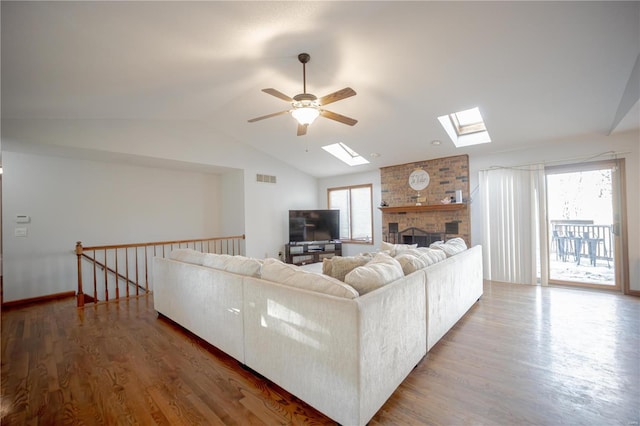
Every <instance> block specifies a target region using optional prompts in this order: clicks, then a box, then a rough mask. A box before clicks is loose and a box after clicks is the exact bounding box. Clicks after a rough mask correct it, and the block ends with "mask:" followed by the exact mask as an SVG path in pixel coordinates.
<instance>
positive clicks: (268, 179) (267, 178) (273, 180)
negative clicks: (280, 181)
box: [256, 173, 276, 183]
mask: <svg viewBox="0 0 640 426" xmlns="http://www.w3.org/2000/svg"><path fill="white" fill-rule="evenodd" d="M256 181H258V182H264V183H276V177H275V176H271V175H261V174H259V173H258V174H257V175H256Z"/></svg>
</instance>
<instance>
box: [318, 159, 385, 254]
mask: <svg viewBox="0 0 640 426" xmlns="http://www.w3.org/2000/svg"><path fill="white" fill-rule="evenodd" d="M364 184H373V190H372V191H373V194H372V195H373V244H343V245H342V255H343V256H354V255H356V254H358V253H362V252H373V251H377V250H378V249H379V248H380V241H382V212H381V211H380V209H379V208H378V207H379V206H380V202H381V185H380V171H378V170H376V171H373V172H365V173H354V174H350V175H343V176H335V177H330V178H324V179H319V180H318V199H317V203H318V206H319V207H318V208H323V209H326V208H328V205H327V204H328V203H327V189H328V188H334V187H340V186H350V185H364Z"/></svg>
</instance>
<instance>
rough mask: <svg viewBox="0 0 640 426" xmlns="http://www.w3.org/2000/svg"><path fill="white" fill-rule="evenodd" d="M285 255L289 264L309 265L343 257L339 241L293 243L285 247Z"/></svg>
mask: <svg viewBox="0 0 640 426" xmlns="http://www.w3.org/2000/svg"><path fill="white" fill-rule="evenodd" d="M284 254H285V262H287V263H291V264H294V265H307V264H309V263H317V262H322V259H325V258H331V257H333V256H342V243H341V242H339V241H332V242H323V243H321V242H315V241H313V242H308V243H307V242H305V243H291V244H286V245H285V246H284Z"/></svg>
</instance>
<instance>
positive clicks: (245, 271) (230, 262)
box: [202, 253, 262, 278]
mask: <svg viewBox="0 0 640 426" xmlns="http://www.w3.org/2000/svg"><path fill="white" fill-rule="evenodd" d="M202 266H207V267H209V268H215V269H221V270H223V271H227V272H233V273H234V274H239V275H246V276H249V277H256V278H260V275H261V270H262V261H260V260H258V259H253V258H250V257H245V256H240V255H236V256H231V255H229V254H214V253H207V254H205V255H204V259H203V261H202Z"/></svg>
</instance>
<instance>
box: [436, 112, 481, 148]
mask: <svg viewBox="0 0 640 426" xmlns="http://www.w3.org/2000/svg"><path fill="white" fill-rule="evenodd" d="M438 120H439V121H440V124H442V127H443V128H444V130H445V131H446V132H447V134H448V135H449V137H450V138H451V140H452V141H453V144H454V145H455V146H456V147H457V148H460V147H463V146H470V145H477V144H481V143H489V142H491V137H490V136H489V132H488V131H487V126H486V125H485V124H484V120H483V119H482V114H480V109H478V107H475V108H471V109H467V110H464V111H458V112H454V113H453V114H449V115H442V116H440V117H438Z"/></svg>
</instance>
